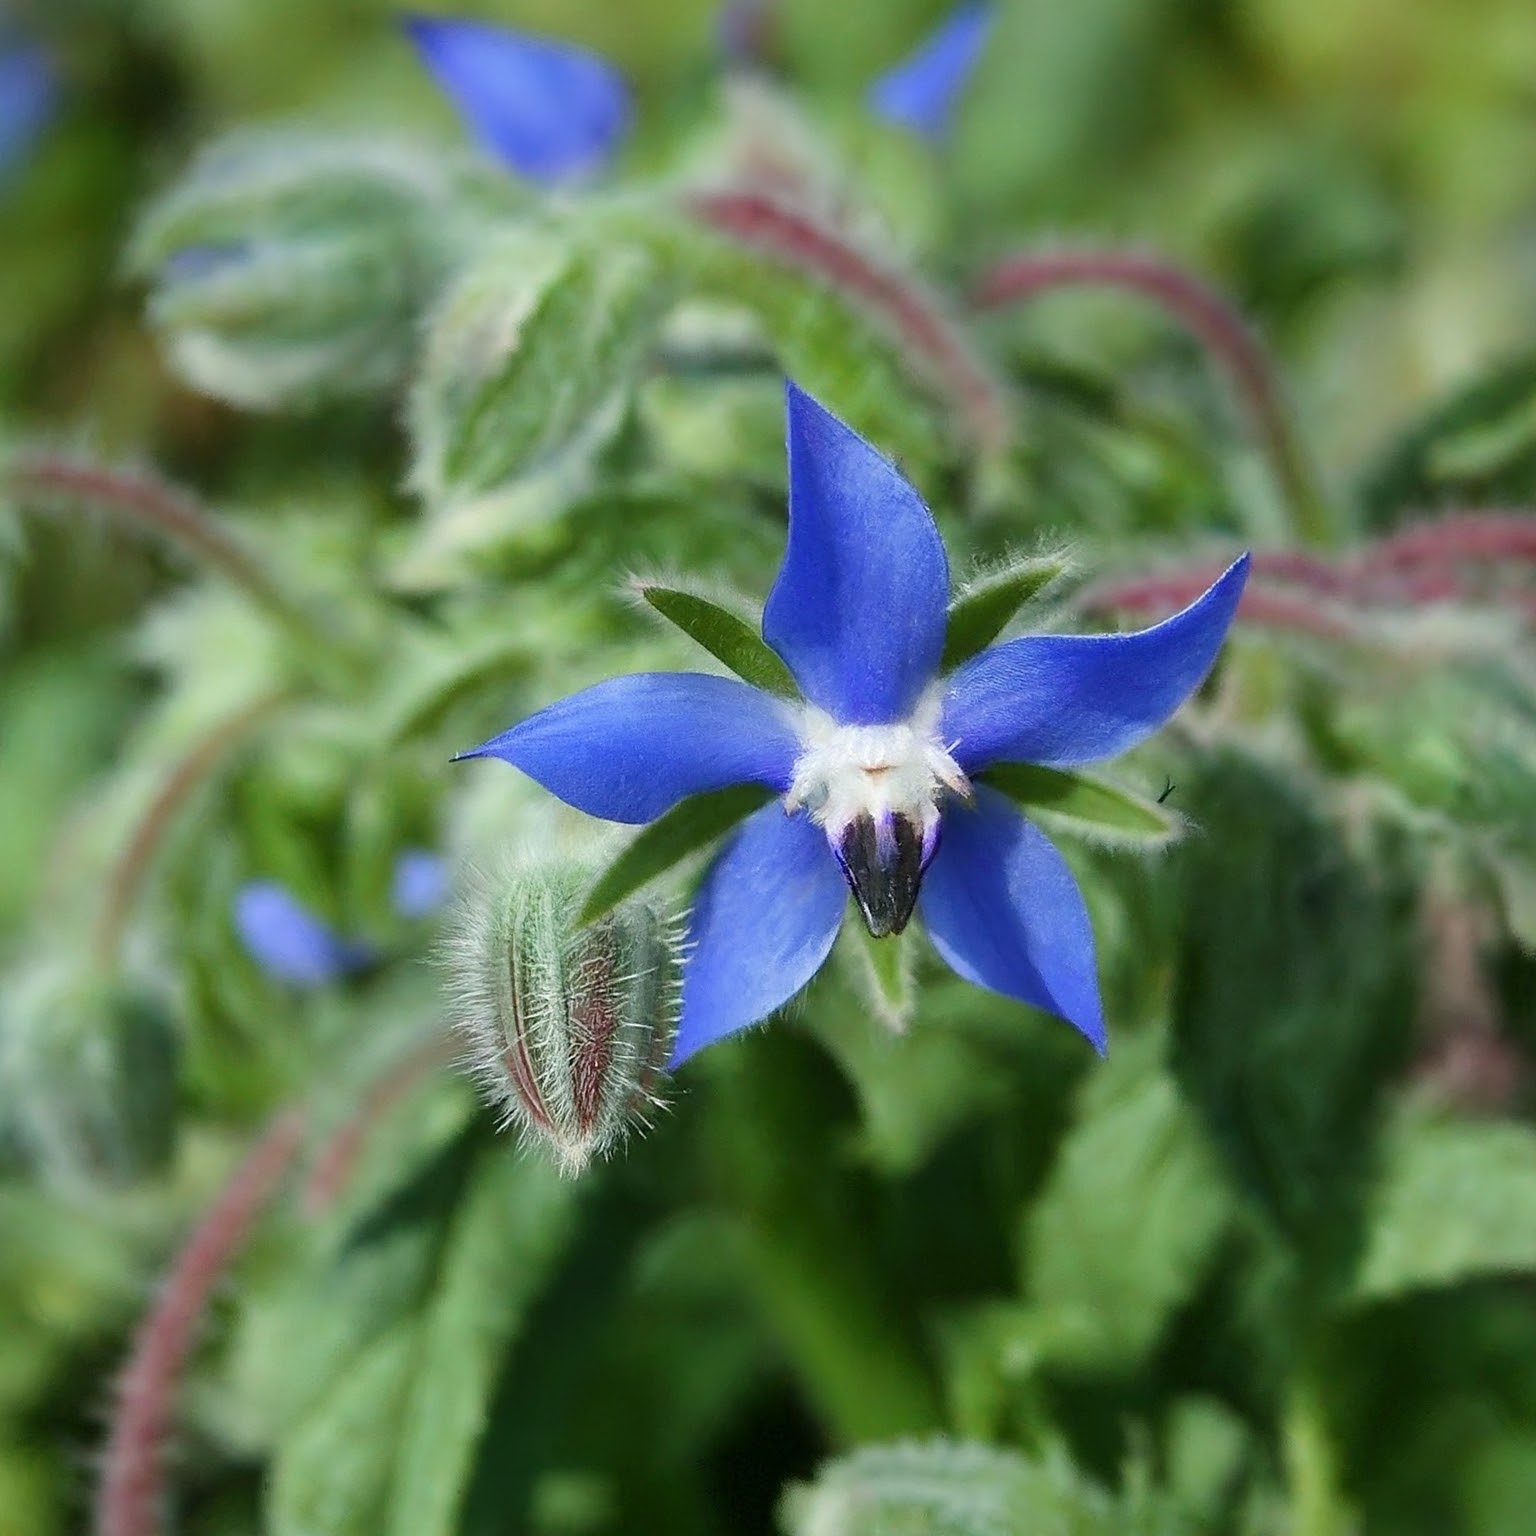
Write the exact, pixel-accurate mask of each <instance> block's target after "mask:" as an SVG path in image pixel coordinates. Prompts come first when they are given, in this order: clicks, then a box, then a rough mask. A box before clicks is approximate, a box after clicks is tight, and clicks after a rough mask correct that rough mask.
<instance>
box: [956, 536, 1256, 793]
mask: <svg viewBox="0 0 1536 1536" xmlns="http://www.w3.org/2000/svg"><path fill="white" fill-rule="evenodd" d="M1247 580H1248V556H1247V555H1244V556H1242V558H1241V559H1239V560H1237V561H1235V562H1234V563H1233V564H1232V565H1231V566H1229V567H1228V569H1227V571H1226V572H1225V574H1224V575H1222V576H1221V578H1220V579H1219V580H1218V581H1217V582H1216V583H1215V584H1214V585H1213V586H1212V587H1211V588H1210V590H1209V591H1207V592H1206V593H1204V594H1203V595H1202V596H1201V597H1198V598H1196V599H1195V601H1194V602H1193V603H1191V604H1190V605H1189V607H1188V608H1186V609H1185V610H1184V611H1183V612H1182V613H1176V614H1174V616H1173V617H1172V618H1171V619H1165V620H1164V621H1163V622H1162V623H1161V624H1158V625H1155V626H1154V627H1153V628H1152V629H1143V630H1138V631H1136V632H1135V633H1133V634H1128V635H1030V636H1027V637H1026V638H1024V639H1022V640H1010V641H1008V642H1007V643H1006V644H1004V645H997V646H993V647H992V649H991V650H988V651H983V652H982V653H981V655H979V656H977V657H976V658H975V659H974V660H972V661H968V662H967V663H966V664H965V665H964V666H963V667H960V668H959V669H958V670H957V671H956V672H955V673H954V675H953V676H952V677H951V678H950V680H949V687H948V689H947V690H946V691H945V696H944V718H943V724H942V727H941V729H942V731H943V735H944V739H945V741H946V742H950V743H952V744H953V745H952V747H951V750H952V752H953V753H954V757H955V760H956V761H957V762H958V763H959V764H960V766H961V767H962V768H964V769H965V771H966V772H967V773H974V772H975V771H976V770H977V769H979V768H984V767H986V765H987V764H988V763H993V762H1021V763H1041V764H1043V765H1045V766H1046V767H1050V768H1070V767H1072V766H1074V765H1076V764H1078V763H1091V762H1094V761H1095V760H1096V759H1098V758H1103V757H1114V756H1115V755H1116V754H1117V753H1120V752H1124V751H1127V750H1128V749H1129V748H1131V747H1134V746H1136V745H1137V743H1138V742H1142V741H1145V740H1146V739H1147V737H1148V736H1150V735H1151V734H1152V733H1153V732H1154V731H1156V730H1158V729H1160V728H1161V727H1162V726H1163V725H1164V724H1166V723H1167V721H1168V719H1169V718H1170V717H1171V716H1172V714H1173V712H1174V711H1175V710H1176V709H1177V708H1178V707H1179V705H1181V704H1182V703H1183V702H1184V701H1185V699H1187V698H1188V697H1189V696H1190V694H1192V693H1193V692H1194V691H1195V689H1196V688H1198V687H1199V686H1200V684H1201V683H1202V682H1203V681H1204V680H1205V675H1206V673H1208V672H1209V671H1210V670H1211V666H1212V664H1213V663H1214V662H1215V660H1216V653H1217V651H1219V650H1220V649H1221V642H1222V641H1223V640H1224V639H1225V638H1226V634H1227V629H1228V626H1230V624H1231V623H1232V616H1233V614H1235V613H1236V612H1237V604H1238V599H1239V598H1241V597H1242V595H1243V584H1244V583H1245V582H1246V581H1247Z"/></svg>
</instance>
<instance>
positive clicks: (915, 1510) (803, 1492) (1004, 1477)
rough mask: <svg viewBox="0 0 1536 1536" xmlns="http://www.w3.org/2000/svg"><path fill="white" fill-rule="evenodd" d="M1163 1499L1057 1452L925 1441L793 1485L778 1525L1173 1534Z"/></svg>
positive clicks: (1011, 1535)
mask: <svg viewBox="0 0 1536 1536" xmlns="http://www.w3.org/2000/svg"><path fill="white" fill-rule="evenodd" d="M1160 1502H1161V1501H1157V1500H1152V1499H1148V1498H1147V1497H1145V1496H1144V1495H1143V1496H1142V1497H1140V1498H1134V1499H1129V1498H1128V1499H1124V1500H1117V1499H1114V1498H1112V1497H1111V1496H1110V1495H1109V1494H1108V1493H1106V1492H1105V1491H1104V1490H1103V1489H1102V1488H1100V1487H1098V1486H1097V1485H1096V1484H1094V1483H1092V1482H1090V1481H1089V1480H1088V1479H1087V1478H1086V1477H1085V1476H1084V1475H1083V1474H1082V1473H1081V1472H1080V1471H1078V1469H1077V1468H1076V1467H1074V1466H1073V1465H1072V1463H1071V1462H1070V1461H1069V1460H1068V1459H1067V1458H1066V1456H1065V1455H1064V1454H1063V1453H1062V1452H1060V1451H1059V1450H1054V1449H1051V1450H1047V1451H1045V1452H1044V1453H1037V1454H1035V1455H1033V1456H1030V1457H1025V1456H1023V1455H1021V1454H1020V1453H1019V1452H1017V1451H1012V1450H1003V1449H1001V1448H999V1447H997V1446H991V1445H975V1444H970V1443H967V1442H965V1441H957V1440H929V1441H924V1442H907V1443H903V1444H899V1445H869V1446H864V1447H862V1448H861V1449H859V1450H856V1451H854V1452H852V1453H851V1454H850V1455H847V1456H844V1457H842V1458H840V1459H839V1460H837V1461H834V1462H829V1463H828V1464H827V1465H826V1466H824V1467H822V1468H821V1470H820V1471H819V1472H818V1473H817V1476H816V1480H815V1482H814V1483H810V1484H798V1485H795V1486H793V1487H791V1489H790V1490H789V1492H788V1494H787V1495H786V1497H785V1499H784V1502H783V1504H782V1506H781V1509H780V1524H781V1525H782V1527H783V1529H784V1531H785V1532H786V1533H788V1536H821V1533H822V1532H833V1531H835V1532H836V1533H837V1536H1021V1533H1024V1532H1030V1533H1035V1532H1038V1533H1040V1536H1045V1533H1047V1532H1051V1533H1056V1532H1059V1533H1061V1536H1068V1533H1070V1536H1153V1533H1154V1532H1164V1531H1168V1532H1171V1531H1172V1530H1174V1529H1175V1526H1174V1524H1173V1522H1172V1518H1171V1514H1170V1513H1169V1512H1168V1511H1166V1510H1163V1509H1160V1508H1158V1507H1157V1505H1158V1504H1159V1503H1160Z"/></svg>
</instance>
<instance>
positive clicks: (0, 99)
mask: <svg viewBox="0 0 1536 1536" xmlns="http://www.w3.org/2000/svg"><path fill="white" fill-rule="evenodd" d="M57 96H58V80H57V78H56V76H55V75H54V69H53V60H52V59H51V58H50V57H49V55H48V52H47V50H46V49H44V48H40V47H38V46H36V45H35V44H31V43H22V44H17V45H16V46H14V47H9V48H0V179H3V178H4V177H6V176H7V175H9V173H10V172H11V171H13V170H14V169H15V168H16V167H17V166H18V165H19V164H20V163H21V161H22V160H23V159H25V157H26V154H27V151H28V150H30V149H31V148H32V145H33V143H34V142H35V141H36V139H37V136H38V134H40V133H41V132H42V130H43V128H44V127H45V126H46V124H47V122H48V119H49V118H50V117H51V116H52V115H53V108H54V103H55V100H56V99H57Z"/></svg>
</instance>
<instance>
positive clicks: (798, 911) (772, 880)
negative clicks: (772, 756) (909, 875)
mask: <svg viewBox="0 0 1536 1536" xmlns="http://www.w3.org/2000/svg"><path fill="white" fill-rule="evenodd" d="M847 902H848V887H847V886H846V885H844V884H843V877H842V875H841V874H840V873H839V871H838V868H837V865H836V864H835V863H834V862H833V859H832V855H831V853H830V852H829V851H828V849H827V838H826V834H825V833H824V832H823V831H822V830H821V828H820V827H818V826H816V824H815V823H814V822H812V821H811V819H810V818H809V817H808V816H805V815H804V814H797V815H794V816H788V815H786V814H785V813H784V808H783V807H782V806H781V805H779V804H777V803H775V804H773V805H765V806H764V807H763V808H762V810H760V811H757V812H755V813H754V814H753V815H751V816H749V817H748V818H747V820H746V821H744V822H743V823H742V825H741V830H740V831H739V832H737V833H736V835H735V836H734V837H733V838H732V839H731V840H730V841H729V842H728V843H727V844H726V845H725V848H724V850H723V851H722V852H721V854H720V856H719V857H718V858H717V859H716V860H715V862H714V864H713V865H711V866H710V870H709V873H708V874H707V875H705V877H704V884H703V885H702V886H701V887H700V889H699V895H698V900H697V901H696V902H695V903H694V906H693V914H692V916H691V917H690V918H689V921H688V945H689V953H688V957H687V960H686V961H685V962H684V966H683V1011H682V1019H681V1022H680V1023H679V1025H678V1031H677V1045H676V1047H675V1049H674V1051H673V1054H672V1062H671V1065H672V1066H674V1067H676V1066H678V1065H679V1064H680V1063H682V1062H684V1061H686V1060H687V1059H688V1058H689V1057H690V1056H692V1055H693V1054H694V1053H695V1052H696V1051H701V1050H703V1048H704V1047H705V1046H706V1045H711V1044H713V1043H714V1042H715V1041H716V1040H723V1039H724V1038H725V1037H726V1036H727V1035H731V1034H735V1033H736V1031H737V1030H739V1029H745V1028H746V1027H747V1025H749V1024H755V1023H756V1022H757V1021H758V1020H759V1019H764V1018H767V1016H768V1015H769V1014H770V1013H772V1012H773V1011H774V1009H775V1008H778V1007H780V1006H781V1005H782V1004H784V1003H786V1002H788V1001H789V999H790V998H791V997H793V996H794V995H795V993H796V992H798V991H799V990H800V988H801V987H803V986H804V985H805V984H806V982H808V981H809V980H810V979H811V977H812V976H814V975H815V974H816V972H817V971H819V970H820V969H821V967H822V964H823V962H824V961H825V960H826V958H827V955H828V954H829V953H830V952H831V949H832V941H833V939H835V938H836V937H837V930H838V927H839V925H840V924H841V923H842V920H843V908H844V907H845V906H846V905H847Z"/></svg>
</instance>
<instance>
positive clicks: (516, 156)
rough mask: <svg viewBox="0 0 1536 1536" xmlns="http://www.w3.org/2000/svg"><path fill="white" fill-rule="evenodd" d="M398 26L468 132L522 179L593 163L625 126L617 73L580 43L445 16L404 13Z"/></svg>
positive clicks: (623, 90)
mask: <svg viewBox="0 0 1536 1536" xmlns="http://www.w3.org/2000/svg"><path fill="white" fill-rule="evenodd" d="M405 29H406V31H407V33H409V35H410V38H411V41H412V42H413V43H415V45H416V48H417V50H418V52H419V53H420V54H421V57H422V59H423V61H424V62H425V64H426V66H427V68H428V69H430V70H431V71H432V73H433V75H435V76H436V78H437V82H438V84H439V85H440V86H442V88H443V89H444V90H445V91H446V92H447V93H448V95H449V96H450V97H451V98H452V99H453V102H454V105H455V106H456V107H457V108H458V110H459V113H460V115H461V116H462V117H463V118H464V120H465V121H466V122H467V123H468V124H469V126H470V128H471V129H472V130H473V132H474V134H475V136H476V137H477V138H478V139H479V140H480V142H481V143H482V144H483V145H484V146H485V148H486V149H488V150H489V151H490V153H491V154H493V155H495V156H496V158H497V159H499V160H502V161H504V162H505V163H506V164H507V165H509V166H511V168H512V169H513V170H515V171H517V172H518V173H519V174H521V175H523V176H526V177H527V178H528V179H529V180H530V181H537V182H541V183H543V184H544V185H546V186H553V185H556V184H558V183H560V182H566V181H573V180H576V179H579V178H580V177H582V176H584V175H586V174H588V173H590V172H592V171H595V170H599V169H601V167H602V166H604V165H605V164H606V163H607V162H608V161H609V160H610V159H611V158H612V157H613V153H614V151H615V150H616V149H617V147H618V145H619V143H620V141H621V140H622V139H623V137H624V135H625V134H626V132H627V131H628V129H629V121H630V95H629V86H628V85H627V84H626V83H625V80H624V77H623V75H621V74H620V73H619V71H618V70H617V69H615V68H614V66H613V65H612V64H610V63H609V62H608V61H607V60H606V59H603V58H600V57H599V56H598V55H597V54H595V53H589V52H588V51H587V50H586V49H584V48H577V47H573V46H572V45H571V44H569V43H558V42H555V41H553V40H551V39H548V38H542V37H532V36H530V35H528V34H527V33H524V32H514V31H511V30H509V29H508V28H506V27H497V26H492V25H490V24H489V23H486V22H479V21H456V20H450V19H448V18H445V17H435V16H411V17H407V18H406V21H405Z"/></svg>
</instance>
